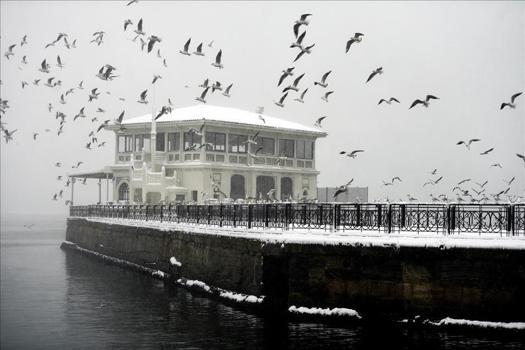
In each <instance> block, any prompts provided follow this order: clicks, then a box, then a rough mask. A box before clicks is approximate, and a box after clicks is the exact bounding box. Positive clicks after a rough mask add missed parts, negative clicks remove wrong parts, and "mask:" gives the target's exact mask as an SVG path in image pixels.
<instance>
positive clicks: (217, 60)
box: [211, 50, 224, 69]
mask: <svg viewBox="0 0 525 350" xmlns="http://www.w3.org/2000/svg"><path fill="white" fill-rule="evenodd" d="M221 58H222V50H219V52H218V53H217V56H215V62H213V63H212V64H211V65H212V66H214V67H217V68H221V69H222V68H224V66H223V65H222V63H221Z"/></svg>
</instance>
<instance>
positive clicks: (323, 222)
mask: <svg viewBox="0 0 525 350" xmlns="http://www.w3.org/2000/svg"><path fill="white" fill-rule="evenodd" d="M307 205H308V204H305V205H304V213H305V220H306V206H307ZM308 212H310V211H308ZM308 219H310V216H308ZM319 221H320V223H319V224H320V225H322V226H324V227H325V230H326V222H325V220H324V217H323V205H322V204H321V205H320V206H319ZM311 224H312V223H311V222H310V220H308V227H310V226H311Z"/></svg>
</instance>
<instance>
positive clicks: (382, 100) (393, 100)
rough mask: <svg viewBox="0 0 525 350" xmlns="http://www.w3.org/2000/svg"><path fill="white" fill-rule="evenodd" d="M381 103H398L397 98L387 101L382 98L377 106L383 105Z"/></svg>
mask: <svg viewBox="0 0 525 350" xmlns="http://www.w3.org/2000/svg"><path fill="white" fill-rule="evenodd" d="M383 102H386V103H388V104H391V103H392V102H397V103H399V101H398V99H397V98H395V97H390V98H389V99H388V100H385V99H384V98H382V99H380V100H379V103H378V105H380V104H381V103H383Z"/></svg>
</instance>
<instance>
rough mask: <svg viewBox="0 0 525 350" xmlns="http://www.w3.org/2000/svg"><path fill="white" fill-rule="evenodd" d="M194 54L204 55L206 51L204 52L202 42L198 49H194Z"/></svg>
mask: <svg viewBox="0 0 525 350" xmlns="http://www.w3.org/2000/svg"><path fill="white" fill-rule="evenodd" d="M193 54H194V55H197V56H204V52H202V43H200V44H199V46H197V51H194V52H193Z"/></svg>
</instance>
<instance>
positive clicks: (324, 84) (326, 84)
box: [314, 70, 332, 88]
mask: <svg viewBox="0 0 525 350" xmlns="http://www.w3.org/2000/svg"><path fill="white" fill-rule="evenodd" d="M330 73H332V71H331V70H330V71H328V72H326V73H324V74H323V76H322V77H321V81H320V82H319V81H315V82H314V86H315V85H319V86H320V87H324V88H325V87H327V86H328V83H327V82H326V78H328V76H329V75H330Z"/></svg>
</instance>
